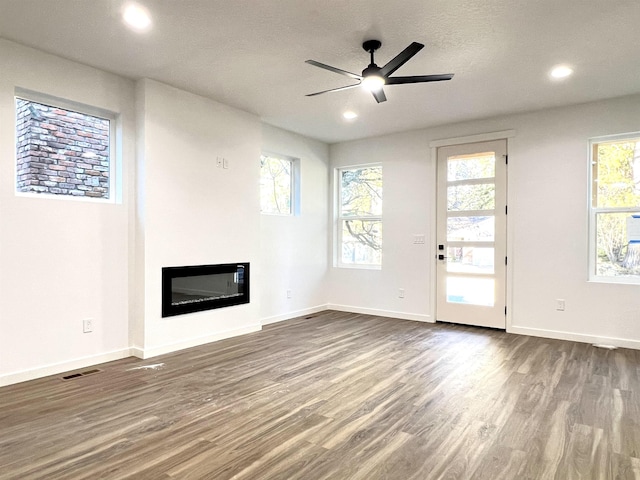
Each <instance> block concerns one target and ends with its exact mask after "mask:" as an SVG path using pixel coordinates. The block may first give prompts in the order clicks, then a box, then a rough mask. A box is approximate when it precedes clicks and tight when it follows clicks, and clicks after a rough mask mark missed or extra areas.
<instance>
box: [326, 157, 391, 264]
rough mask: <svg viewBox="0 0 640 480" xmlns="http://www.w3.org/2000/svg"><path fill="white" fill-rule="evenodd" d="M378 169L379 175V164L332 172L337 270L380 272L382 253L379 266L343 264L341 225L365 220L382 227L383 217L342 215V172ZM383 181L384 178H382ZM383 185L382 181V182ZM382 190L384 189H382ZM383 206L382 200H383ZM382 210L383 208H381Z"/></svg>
mask: <svg viewBox="0 0 640 480" xmlns="http://www.w3.org/2000/svg"><path fill="white" fill-rule="evenodd" d="M374 167H379V168H380V169H381V173H382V171H383V165H382V163H381V162H376V163H363V164H357V165H346V166H343V167H338V168H336V169H335V170H334V178H335V185H336V188H335V192H336V194H335V200H336V207H335V209H334V217H335V222H334V229H335V235H334V238H335V257H334V266H335V267H338V268H351V269H363V270H382V252H381V253H380V263H379V264H371V263H344V262H343V261H342V232H343V228H342V223H343V222H344V221H345V220H366V221H379V222H380V224H381V225H383V216H382V214H380V215H357V216H356V215H349V216H344V215H342V172H343V171H345V170H360V169H365V168H374ZM383 179H384V176H383ZM383 185H384V180H383ZM383 188H384V187H383ZM383 197H384V190H383ZM383 205H384V198H383ZM383 208H384V207H383Z"/></svg>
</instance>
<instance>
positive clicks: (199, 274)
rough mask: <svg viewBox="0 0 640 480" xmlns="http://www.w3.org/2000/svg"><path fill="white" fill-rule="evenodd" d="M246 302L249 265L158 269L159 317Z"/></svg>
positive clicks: (234, 264)
mask: <svg viewBox="0 0 640 480" xmlns="http://www.w3.org/2000/svg"><path fill="white" fill-rule="evenodd" d="M243 303H249V264H248V263H225V264H219V265H192V266H186V267H165V268H163V269H162V316H163V317H171V316H174V315H182V314H183V313H193V312H200V311H202V310H211V309H213V308H222V307H230V306H232V305H241V304H243Z"/></svg>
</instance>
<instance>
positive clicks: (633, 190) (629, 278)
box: [589, 133, 640, 283]
mask: <svg viewBox="0 0 640 480" xmlns="http://www.w3.org/2000/svg"><path fill="white" fill-rule="evenodd" d="M590 146H591V205H590V222H589V224H590V237H591V242H590V256H591V259H590V275H589V277H590V279H594V280H599V279H606V280H609V281H617V282H629V283H640V133H638V134H633V135H624V136H616V137H608V138H603V139H594V140H592V141H591V143H590Z"/></svg>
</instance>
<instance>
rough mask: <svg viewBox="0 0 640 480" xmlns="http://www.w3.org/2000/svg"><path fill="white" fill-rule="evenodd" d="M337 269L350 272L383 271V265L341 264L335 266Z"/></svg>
mask: <svg viewBox="0 0 640 480" xmlns="http://www.w3.org/2000/svg"><path fill="white" fill-rule="evenodd" d="M335 268H345V269H348V270H382V265H366V264H349V263H339V264H338V265H335Z"/></svg>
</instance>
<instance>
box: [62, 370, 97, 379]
mask: <svg viewBox="0 0 640 480" xmlns="http://www.w3.org/2000/svg"><path fill="white" fill-rule="evenodd" d="M101 371H102V370H100V369H98V368H94V369H93V370H85V371H84V372H79V373H72V374H70V375H65V376H64V377H62V380H73V379H74V378H79V377H85V376H87V375H91V374H92V373H98V372H101Z"/></svg>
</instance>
